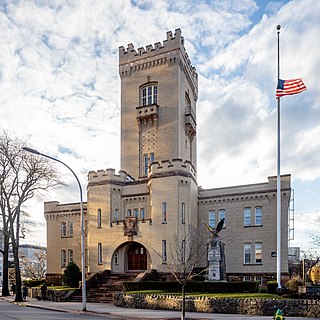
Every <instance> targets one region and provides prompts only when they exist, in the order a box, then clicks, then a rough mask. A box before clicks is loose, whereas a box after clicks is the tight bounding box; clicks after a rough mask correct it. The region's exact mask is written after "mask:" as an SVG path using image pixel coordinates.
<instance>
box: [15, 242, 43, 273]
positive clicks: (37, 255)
mask: <svg viewBox="0 0 320 320" xmlns="http://www.w3.org/2000/svg"><path fill="white" fill-rule="evenodd" d="M19 259H20V266H21V275H22V276H23V277H25V278H31V279H43V278H44V277H45V275H46V272H47V252H46V249H45V248H39V249H35V250H34V252H33V255H32V257H28V256H26V255H25V254H24V253H23V252H22V250H20V253H19Z"/></svg>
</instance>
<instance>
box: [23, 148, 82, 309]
mask: <svg viewBox="0 0 320 320" xmlns="http://www.w3.org/2000/svg"><path fill="white" fill-rule="evenodd" d="M22 149H23V150H25V151H27V152H30V153H33V154H36V155H39V156H42V157H45V158H48V159H51V160H54V161H57V162H60V163H61V164H63V165H64V166H65V167H67V168H68V169H69V170H70V171H71V172H72V174H73V175H74V177H75V178H76V180H77V182H78V185H79V190H80V210H81V271H82V311H86V309H87V308H86V300H87V299H86V272H85V254H84V252H85V251H84V212H83V205H82V188H81V184H80V181H79V179H78V177H77V175H76V174H75V173H74V172H73V170H72V169H71V168H70V167H69V166H68V165H66V164H65V163H64V162H62V161H61V160H59V159H56V158H53V157H50V156H48V155H46V154H43V153H41V152H39V151H37V150H35V149H32V148H28V147H23V148H22Z"/></svg>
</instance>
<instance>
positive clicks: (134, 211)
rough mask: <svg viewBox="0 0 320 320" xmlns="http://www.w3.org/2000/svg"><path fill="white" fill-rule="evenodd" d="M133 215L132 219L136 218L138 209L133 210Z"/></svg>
mask: <svg viewBox="0 0 320 320" xmlns="http://www.w3.org/2000/svg"><path fill="white" fill-rule="evenodd" d="M133 214H134V217H135V218H138V214H139V210H138V208H134V209H133Z"/></svg>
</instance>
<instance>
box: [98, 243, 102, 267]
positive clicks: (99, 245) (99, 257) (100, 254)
mask: <svg viewBox="0 0 320 320" xmlns="http://www.w3.org/2000/svg"><path fill="white" fill-rule="evenodd" d="M98 264H102V244H101V243H100V242H99V243H98Z"/></svg>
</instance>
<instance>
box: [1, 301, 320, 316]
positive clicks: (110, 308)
mask: <svg viewBox="0 0 320 320" xmlns="http://www.w3.org/2000/svg"><path fill="white" fill-rule="evenodd" d="M0 298H1V299H2V300H5V301H8V302H11V303H17V304H19V305H22V306H26V307H33V308H41V309H48V310H54V311H64V312H69V313H83V312H90V313H98V314H106V315H112V316H117V317H119V318H120V319H139V320H146V319H161V320H168V319H174V320H177V319H180V311H167V310H150V309H131V308H119V307H115V306H114V305H113V304H111V303H87V311H82V303H81V302H53V301H38V300H37V299H34V298H29V297H28V298H27V301H24V302H13V300H14V296H9V297H0ZM285 318H286V319H288V320H289V319H294V320H303V319H308V320H316V318H300V317H299V318H298V317H296V318H295V317H285ZM186 319H200V320H205V319H211V320H228V319H231V320H243V319H254V320H255V319H269V320H271V319H272V317H261V316H247V315H239V314H216V313H215V314H214V313H200V312H187V313H186Z"/></svg>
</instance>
